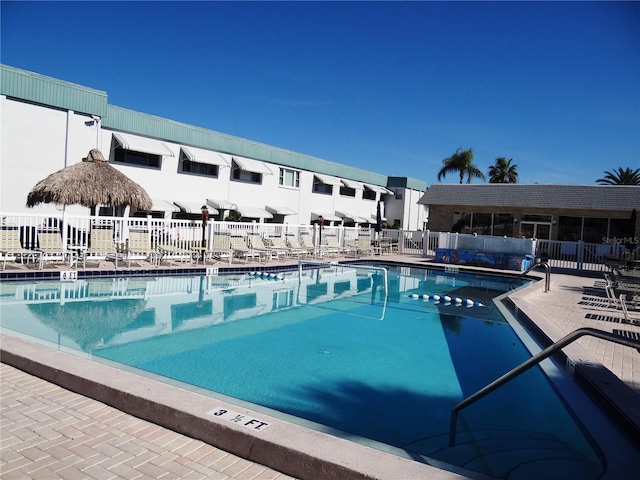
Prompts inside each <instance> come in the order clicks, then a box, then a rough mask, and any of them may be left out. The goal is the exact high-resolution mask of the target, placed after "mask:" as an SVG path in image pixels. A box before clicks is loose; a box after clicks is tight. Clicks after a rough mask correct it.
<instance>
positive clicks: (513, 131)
mask: <svg viewBox="0 0 640 480" xmlns="http://www.w3.org/2000/svg"><path fill="white" fill-rule="evenodd" d="M0 5H1V7H0V8H1V14H2V18H1V20H2V23H1V41H2V43H1V49H2V50H1V54H2V56H1V61H2V63H4V64H6V65H11V66H15V67H19V68H24V69H27V70H31V71H34V72H37V73H40V74H43V75H48V76H52V77H55V78H59V79H63V80H66V81H69V82H74V83H78V84H81V85H85V86H88V87H92V88H95V89H99V90H105V91H106V92H107V93H108V98H109V103H110V104H112V105H117V106H121V107H125V108H129V109H133V110H137V111H140V112H144V113H149V114H153V115H159V116H162V117H166V118H169V119H172V120H177V121H181V122H185V123H189V124H192V125H197V126H201V127H204V128H209V129H212V130H216V131H219V132H224V133H228V134H232V135H236V136H239V137H243V138H247V139H250V140H255V141H258V142H263V143H266V144H269V145H274V146H278V147H282V148H286V149H289V150H294V151H297V152H301V153H305V154H308V155H312V156H315V157H319V158H323V159H326V160H331V161H334V162H338V163H342V164H347V165H350V166H354V167H359V168H363V169H366V170H371V171H375V172H378V173H382V174H387V175H396V176H409V177H413V178H418V179H422V180H424V181H426V182H427V184H429V185H430V184H432V183H435V182H437V180H436V175H437V172H438V171H439V169H440V168H441V166H442V160H443V159H444V158H446V157H448V156H450V155H451V154H453V153H454V152H455V151H456V149H457V148H460V147H462V148H465V149H466V148H473V150H474V161H475V163H476V165H477V166H478V167H479V168H480V169H481V170H482V171H484V172H485V173H486V171H487V169H488V167H489V166H490V165H492V164H493V163H494V162H495V159H496V157H501V156H502V157H506V158H507V159H509V158H513V161H514V163H516V164H517V165H518V171H519V172H520V181H521V183H531V182H538V183H571V184H594V183H595V181H596V179H598V178H600V177H602V176H603V172H604V170H612V169H616V168H618V167H631V168H634V169H635V168H639V167H640V3H639V2H621V3H617V2H602V3H600V2H568V3H560V2H496V3H493V2H470V3H467V2H406V3H399V2H389V3H386V2H373V3H367V2H329V3H323V2H322V3H321V2H300V3H298V2H282V3H275V2H255V3H248V2H229V3H227V2H68V3H65V2H11V1H4V0H3V1H2V2H1V3H0ZM444 181H445V182H447V183H455V182H456V181H457V178H456V175H449V176H447V177H446V178H445V180H444ZM477 181H478V180H474V183H475V182H477Z"/></svg>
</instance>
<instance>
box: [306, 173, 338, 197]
mask: <svg viewBox="0 0 640 480" xmlns="http://www.w3.org/2000/svg"><path fill="white" fill-rule="evenodd" d="M313 177H314V178H313V190H312V192H313V193H321V194H324V195H333V187H340V186H341V185H342V182H341V181H340V179H339V178H336V177H332V176H330V175H323V174H320V173H314V174H313Z"/></svg>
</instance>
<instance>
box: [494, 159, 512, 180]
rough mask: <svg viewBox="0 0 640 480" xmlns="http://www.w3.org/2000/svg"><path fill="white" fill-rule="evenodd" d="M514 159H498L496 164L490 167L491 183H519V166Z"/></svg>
mask: <svg viewBox="0 0 640 480" xmlns="http://www.w3.org/2000/svg"><path fill="white" fill-rule="evenodd" d="M511 162H513V158H510V159H509V160H507V159H506V158H504V157H498V158H496V164H495V165H492V166H490V167H489V183H518V165H516V164H513V165H511Z"/></svg>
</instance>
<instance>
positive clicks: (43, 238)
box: [38, 230, 75, 270]
mask: <svg viewBox="0 0 640 480" xmlns="http://www.w3.org/2000/svg"><path fill="white" fill-rule="evenodd" d="M38 250H39V251H40V270H42V269H43V268H44V262H45V261H51V260H54V259H58V258H59V259H61V260H62V261H63V262H67V261H68V262H69V266H70V267H71V266H73V263H74V261H75V252H73V251H71V250H69V249H68V248H66V247H65V246H64V245H62V235H61V234H60V232H59V231H57V230H38Z"/></svg>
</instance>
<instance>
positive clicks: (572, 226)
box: [558, 215, 582, 242]
mask: <svg viewBox="0 0 640 480" xmlns="http://www.w3.org/2000/svg"><path fill="white" fill-rule="evenodd" d="M581 238H582V217H565V216H562V215H561V216H560V217H559V218H558V240H560V241H561V242H577V241H578V240H580V239H581Z"/></svg>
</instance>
